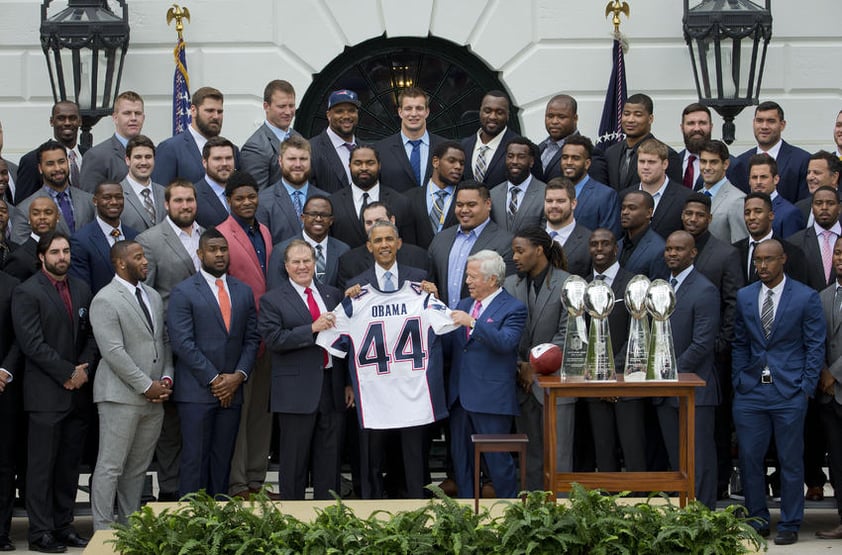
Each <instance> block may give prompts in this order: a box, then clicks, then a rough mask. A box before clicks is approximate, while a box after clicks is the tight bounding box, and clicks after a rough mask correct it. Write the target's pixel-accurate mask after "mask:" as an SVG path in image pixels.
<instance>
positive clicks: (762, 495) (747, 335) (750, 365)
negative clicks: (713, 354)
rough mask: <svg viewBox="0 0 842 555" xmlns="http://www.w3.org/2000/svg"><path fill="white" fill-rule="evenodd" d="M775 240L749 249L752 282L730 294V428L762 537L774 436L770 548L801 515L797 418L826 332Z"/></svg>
mask: <svg viewBox="0 0 842 555" xmlns="http://www.w3.org/2000/svg"><path fill="white" fill-rule="evenodd" d="M786 258H787V256H786V254H785V253H784V249H783V248H782V247H781V244H780V243H779V242H778V241H776V240H767V241H763V242H762V243H760V244H759V245H757V247H756V248H755V249H754V256H753V259H754V260H753V261H754V263H755V265H756V266H757V274H758V277H759V279H760V281H759V282H755V283H752V284H751V285H749V286H747V287H743V288H742V289H740V290H739V291H738V292H737V314H736V317H735V319H734V347H733V360H734V362H733V373H732V380H733V385H734V425H735V427H736V430H737V441H738V442H739V445H740V470H741V476H742V481H743V491H744V492H745V498H746V499H745V500H746V508H747V509H748V513H749V515H748V516H749V517H751V518H758V519H760V523H759V524H758V523H751V524H752V526H755V527H757V528H758V529H759V530H760V532H761V534H768V533H769V523H770V517H769V509H768V508H767V506H766V483H765V477H766V466H765V464H764V456H765V454H766V448H767V447H768V446H769V441H770V438H771V436H772V435H773V434H774V438H775V445H776V447H777V454H778V459H779V460H780V462H781V468H782V469H784V471H783V472H781V517H780V520H779V521H778V529H777V535H776V536H775V543H776V544H777V545H789V544H793V543H795V542H796V541H798V529H799V527H800V526H801V521H802V519H803V515H804V461H803V453H804V417H805V415H806V412H807V400H808V399H809V398H810V397H812V396H813V395H814V393H815V391H816V385H817V383H818V380H819V373H820V371H821V369H822V368H823V367H824V361H825V350H824V349H825V340H826V337H827V329H826V326H825V320H824V314H823V313H822V307H821V301H820V300H819V295H818V293H816V292H815V291H814V290H812V289H811V288H809V287H808V286H806V285H804V284H802V283H799V282H798V281H796V280H794V279H792V278H791V277H790V276H788V275H786V274H785V273H784V262H785V261H786Z"/></svg>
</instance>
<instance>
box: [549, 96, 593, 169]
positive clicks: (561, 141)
mask: <svg viewBox="0 0 842 555" xmlns="http://www.w3.org/2000/svg"><path fill="white" fill-rule="evenodd" d="M577 111H578V104H577V102H576V99H575V98H573V97H572V96H570V95H568V94H557V95H555V96H554V97H552V98H551V99H550V100H549V101H548V102H547V107H546V109H545V110H544V127H545V128H546V129H547V138H546V139H544V140H543V141H541V142H540V143H539V144H538V151H539V152H540V153H541V177H540V179H541V180H542V181H544V182H545V183H547V182H549V180H550V179H552V178H554V177H561V176H562V175H563V173H562V172H563V170H562V168H561V166H560V165H559V163H560V162H561V151H562V148H564V145H565V144H566V143H567V139H570V138H572V137H575V136H577V135H579V130H578V129H577V127H576V126H577V125H578V123H579V114H578V113H577ZM591 150H593V148H591Z"/></svg>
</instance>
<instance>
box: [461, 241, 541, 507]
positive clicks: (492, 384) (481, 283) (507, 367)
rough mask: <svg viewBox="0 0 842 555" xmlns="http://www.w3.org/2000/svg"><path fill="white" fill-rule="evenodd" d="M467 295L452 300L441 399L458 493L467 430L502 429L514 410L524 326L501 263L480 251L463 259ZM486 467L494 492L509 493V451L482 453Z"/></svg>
mask: <svg viewBox="0 0 842 555" xmlns="http://www.w3.org/2000/svg"><path fill="white" fill-rule="evenodd" d="M465 275H466V279H465V281H466V282H467V284H468V290H469V291H470V297H467V298H464V299H462V300H461V301H459V302H458V303H457V309H456V310H454V312H453V314H452V317H453V322H454V323H456V324H459V325H460V326H463V327H460V328H458V329H456V330H454V331H452V332H450V335H449V336H448V338H449V339H450V341H451V344H452V350H451V354H452V367H451V372H450V387H449V390H448V393H447V404H448V407H449V409H450V434H451V442H450V447H451V452H452V454H453V466H454V478H455V480H456V485H457V487H458V495H459V497H467V498H470V497H472V496H473V493H474V457H473V448H472V445H471V434H507V433H509V432H510V431H511V429H512V424H513V423H514V422H513V419H514V417H515V416H516V415H517V414H518V401H517V383H516V379H515V372H514V370H513V369H515V368H517V360H518V347H519V345H520V339H521V335H522V334H523V330H524V326H525V325H526V319H527V309H526V306H525V305H524V304H523V303H521V302H520V301H518V300H517V299H515V298H514V297H512V296H511V295H510V294H509V293H507V292H506V291H505V289H503V288H502V287H501V285H502V283H503V279H504V278H505V276H506V263H505V261H504V260H503V257H501V256H500V255H499V254H498V253H496V252H494V251H490V250H482V251H479V252H477V253H476V254H475V255H472V256H470V257H469V258H468V262H467V268H466V270H465ZM484 460H485V464H486V468H487V469H488V475H489V477H490V478H491V481H492V482H493V483H494V490H495V492H496V494H497V496H498V497H514V496H515V495H516V494H517V491H518V483H517V474H516V472H515V465H514V460H513V458H512V455H511V453H493V454H492V453H488V454H486V455H485V456H484Z"/></svg>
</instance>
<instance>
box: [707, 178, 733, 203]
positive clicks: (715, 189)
mask: <svg viewBox="0 0 842 555" xmlns="http://www.w3.org/2000/svg"><path fill="white" fill-rule="evenodd" d="M726 181H728V178H727V177H723V178H722V179H720V180H719V181H717V182H716V183H715V184H714V185H713V186H712V187H711V188H710V189H708V188H704V189H702V192H703V193H710V196H711V198H713V197H715V196H716V193H718V192H719V190H720V189H721V188H722V185H724V184H725V182H726Z"/></svg>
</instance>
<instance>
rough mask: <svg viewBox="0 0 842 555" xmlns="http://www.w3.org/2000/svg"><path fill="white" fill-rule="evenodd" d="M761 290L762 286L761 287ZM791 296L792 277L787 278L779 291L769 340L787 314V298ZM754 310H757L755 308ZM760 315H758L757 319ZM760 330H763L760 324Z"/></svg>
mask: <svg viewBox="0 0 842 555" xmlns="http://www.w3.org/2000/svg"><path fill="white" fill-rule="evenodd" d="M761 290H762V287H761ZM791 297H792V278H787V280H786V284H785V285H784V290H783V292H782V293H781V299H780V300H779V301H778V307H777V309H775V319H774V321H773V322H772V331H771V332H769V339H768V341H769V342H771V341H772V339H773V338H774V337H775V332H777V331H778V327H780V323H781V321H782V320H783V319H784V317H785V316H786V315H787V314H789V312H788V311H789V300H790V298H791ZM755 312H757V311H756V310H755ZM759 318H760V316H759V315H758V319H759ZM760 330H761V331H763V326H762V324H761V326H760Z"/></svg>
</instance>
